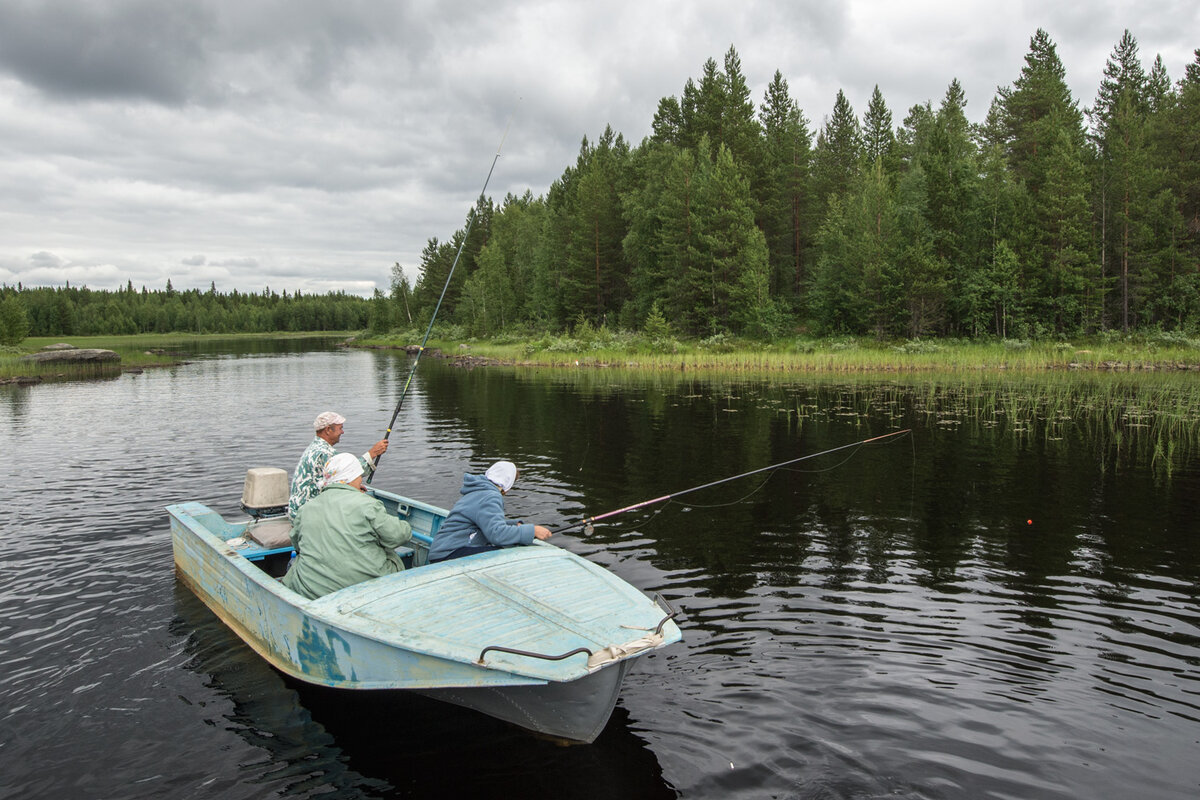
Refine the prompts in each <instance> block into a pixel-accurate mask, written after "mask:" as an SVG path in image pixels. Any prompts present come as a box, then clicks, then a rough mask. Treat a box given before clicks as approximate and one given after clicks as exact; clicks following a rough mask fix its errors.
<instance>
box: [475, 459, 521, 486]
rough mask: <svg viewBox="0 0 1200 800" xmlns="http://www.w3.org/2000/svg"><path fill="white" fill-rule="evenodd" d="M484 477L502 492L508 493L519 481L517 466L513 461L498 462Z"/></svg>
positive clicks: (489, 468)
mask: <svg viewBox="0 0 1200 800" xmlns="http://www.w3.org/2000/svg"><path fill="white" fill-rule="evenodd" d="M483 477H485V478H487V479H488V480H489V481H491V482H492V483H494V484H496V485H497V486H499V487H500V490H501V491H504V492H507V491H508V490H509V489H511V488H512V485H513V483H514V482H515V481H516V480H517V465H516V464H514V463H512V462H511V461H497V462H496V463H495V464H492V465H491V466H490V467H488V469H487V472H485V473H483Z"/></svg>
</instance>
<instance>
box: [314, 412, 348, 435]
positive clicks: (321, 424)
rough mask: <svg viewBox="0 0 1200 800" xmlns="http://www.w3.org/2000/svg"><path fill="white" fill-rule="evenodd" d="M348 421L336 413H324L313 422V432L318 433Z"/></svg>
mask: <svg viewBox="0 0 1200 800" xmlns="http://www.w3.org/2000/svg"><path fill="white" fill-rule="evenodd" d="M345 421H346V418H345V417H343V416H342V415H341V414H339V413H337V412H336V411H322V412H321V413H320V414H318V415H317V418H316V419H314V420H313V430H314V431H317V432H318V433H319V432H321V431H323V430H325V429H326V428H328V427H329V426H330V425H341V424H342V423H343V422H345Z"/></svg>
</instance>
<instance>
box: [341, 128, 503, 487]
mask: <svg viewBox="0 0 1200 800" xmlns="http://www.w3.org/2000/svg"><path fill="white" fill-rule="evenodd" d="M511 126H512V115H511V114H510V115H509V117H508V123H507V124H506V125H505V126H504V135H503V136H501V137H500V145H499V146H498V147H497V148H496V155H495V157H494V158H493V159H492V166H491V167H490V168H488V174H487V177H486V178H484V180H483V188H482V189H480V190H479V199H478V200H477V201H476V203H475V205H474V206H472V208H471V215H470V216H469V217H468V218H467V227H466V230H464V231H463V236H462V241H461V242H459V244H458V251H457V252H456V253H455V254H454V261H453V262H452V263H451V264H450V272H449V274H447V275H446V282H445V284H443V285H442V293H441V294H440V295H438V300H437V305H435V306H434V307H433V314H432V315H431V316H430V317H429V327H427V328H426V329H425V338H423V339H422V340H421V345H420V347H418V348H417V357H416V358H414V359H413V363H412V366H411V367H410V368H409V370H408V378H407V379H405V381H404V388H403V389H401V390H400V399H399V400H398V401H397V402H396V410H395V411H393V412H392V419H391V420H390V421H389V422H388V425H387V430H386V431H384V434H383V439H384V441H388V440H389V439H390V438H391V436H392V427H393V426H394V425H395V424H396V418H397V417H399V416H400V408H401V406H403V405H404V397H405V395H407V394H408V387H409V385H411V384H412V379H413V375H415V374H416V372H417V365H418V364H420V363H421V356H422V355H424V353H425V345H426V344H427V343H428V342H429V334H430V333H431V332H432V331H433V323H434V320H436V319H437V315H438V311H440V310H441V308H442V300H443V299H445V297H446V290H447V289H449V288H450V279H451V278H453V277H454V269H455V267H457V266H458V260H459V258H461V257H462V254H463V248H464V247H466V246H467V240H468V239H469V238H470V236H471V226H472V225H474V224H475V218H476V217H477V216H479V206H480V204H482V203H483V199H484V196H485V195H486V194H487V187H488V183H489V182H491V180H492V173H493V172H494V171H495V169H496V162H497V161H499V160H500V151H501V150H503V149H504V140H505V139H507V138H508V129H509V128H510V127H511ZM382 458H383V454H382V453H380V454H379V455H378V456H376V457H375V463H374V465H372V467H371V469H370V470H369V472H368V475H367V477H366V480H365V481H364V482H365V483H370V482H371V479H372V478H374V477H375V471H376V470H377V469H378V468H379V461H380V459H382Z"/></svg>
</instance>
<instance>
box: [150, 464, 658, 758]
mask: <svg viewBox="0 0 1200 800" xmlns="http://www.w3.org/2000/svg"><path fill="white" fill-rule="evenodd" d="M251 472H252V474H253V473H266V472H270V473H282V474H283V477H284V480H283V481H282V485H283V486H284V487H286V473H283V471H282V470H270V471H266V470H252V471H251ZM259 477H260V478H261V477H262V475H261V474H260V475H259ZM269 477H271V478H277V477H278V475H277V474H273V475H270V476H269ZM256 491H257V490H256V489H254V488H252V481H251V478H250V477H248V478H247V492H246V496H244V497H243V502H244V506H245V507H246V508H247V510H248V511H250V512H251V514H252V515H256V514H257V513H258V512H256V509H257V508H261V507H264V506H267V507H272V506H273V507H275V508H274V509H273V510H277V509H278V507H279V506H281V505H282V503H280V502H278V498H275V499H274V500H273V501H268V502H258V501H257V498H256V497H254V498H252V497H250V495H252V494H254V493H255V492H256ZM370 492H371V493H372V494H373V495H374V496H375V497H377V498H378V499H379V500H381V501H382V502H383V503H384V505H385V506H386V507H387V508H388V510H389V511H390V512H392V513H395V514H397V515H398V516H399V517H400V518H401V519H405V520H407V521H408V522H409V524H411V525H412V527H413V540H412V542H411V543H410V544H411V547H409V548H401V554H402V556H403V557H404V558H405V560H406V561H407V562H408V563H409V564H410V565H411V566H412V567H414V568H413V569H406V570H405V571H403V572H400V573H397V574H394V575H388V576H385V577H383V578H376V579H374V580H370V581H366V582H364V583H360V584H357V585H355V586H350V587H347V588H345V589H342V590H340V591H337V592H334V593H332V594H328V595H325V596H324V597H320V598H318V599H316V600H307V599H305V598H303V597H301V596H300V595H298V594H296V593H294V592H292V591H291V590H289V589H287V588H286V587H285V586H283V584H282V583H280V582H279V581H278V580H277V579H276V578H275V577H272V575H273V574H275V575H277V574H279V573H280V572H281V568H282V566H284V565H285V564H286V561H287V559H288V558H289V556H290V553H291V546H290V544H288V543H287V542H286V539H284V540H282V541H279V540H277V541H275V542H272V541H271V536H278V535H279V533H280V530H279V529H280V528H281V527H282V528H284V529H286V518H284V517H281V516H277V515H276V516H272V515H271V514H270V513H267V514H265V515H257V516H255V518H254V519H250V520H245V521H241V522H229V521H227V520H225V519H224V518H223V517H222V516H221V515H220V514H218V513H216V512H215V511H213V510H211V509H210V508H208V507H207V506H204V505H201V504H200V503H180V504H176V505H171V506H168V507H167V513H168V514H169V515H170V518H171V541H172V548H173V550H174V555H175V567H176V571H177V572H178V574H179V576H180V578H181V580H182V581H183V582H184V583H186V584H187V585H188V586H189V587H190V588H191V589H192V591H193V592H195V593H196V595H197V596H198V597H199V598H200V599H201V600H203V601H204V602H205V604H207V605H208V606H209V608H211V609H212V610H213V612H215V613H216V614H217V616H219V617H220V618H221V619H222V620H223V621H224V622H225V623H226V624H227V625H228V626H229V627H230V628H232V629H233V630H234V631H235V632H236V633H237V634H238V635H239V636H240V637H241V638H242V639H243V640H244V641H245V642H246V643H247V644H249V645H250V646H251V647H252V648H253V649H254V650H255V651H256V652H258V653H259V655H261V656H262V657H263V658H265V659H266V660H267V661H269V662H270V663H271V664H272V665H273V666H275V667H276V668H277V669H279V670H281V671H282V672H284V673H286V674H288V675H292V676H294V677H296V678H298V679H300V680H303V681H307V682H309V683H314V684H318V685H322V686H330V687H335V688H344V689H414V690H417V691H420V692H421V693H422V694H427V695H429V696H431V697H435V698H438V699H441V700H445V701H447V702H451V703H455V704H458V705H462V706H466V707H467V708H473V709H476V710H479V711H482V712H484V713H486V714H490V715H492V716H494V717H498V718H500V719H503V720H506V721H508V722H512V723H514V724H516V725H519V726H521V727H524V728H528V729H530V730H534V731H538V732H541V733H545V734H548V735H550V736H555V737H559V738H563V739H569V740H572V741H581V742H590V741H592V740H593V739H594V738H595V737H596V736H597V735H598V734H599V733H600V731H601V730H603V728H604V725H605V722H606V721H607V720H608V717H609V715H610V714H611V713H612V709H613V705H614V704H615V703H616V699H617V694H618V692H619V691H620V687H621V683H622V680H623V679H624V677H625V674H626V672H627V671H628V668H629V664H630V659H631V658H634V657H636V656H638V655H641V654H644V653H647V652H649V651H650V650H654V649H656V648H659V647H663V646H665V645H668V644H671V643H673V642H676V641H679V639H680V638H681V636H680V632H679V628H678V626H677V625H676V624H675V622H674V621H673V619H672V618H673V617H674V615H675V612H674V611H673V610H672V609H671V608H670V606H669V605H668V604H667V602H666V601H665V600H662V599H661V598H657V599H656V600H653V601H652V600H650V599H649V598H647V597H646V596H645V595H643V594H642V593H641V592H639V591H638V590H636V589H634V588H633V587H632V586H630V585H629V584H627V583H625V582H624V581H622V580H621V579H620V578H618V577H616V576H615V575H613V574H612V573H610V572H608V571H607V570H605V569H603V568H601V567H599V566H597V565H595V564H592V563H591V562H589V561H587V560H585V559H582V558H580V557H578V556H576V555H574V554H572V553H570V552H569V551H567V550H563V549H561V548H558V547H554V546H553V545H547V544H543V543H540V542H538V543H535V544H534V545H531V546H527V547H515V548H508V549H504V550H498V551H494V552H490V553H482V554H480V555H476V556H471V557H468V558H462V559H455V560H453V561H447V562H443V563H439V564H426V563H425V557H426V553H427V552H428V546H429V543H430V542H431V541H432V535H433V533H435V532H436V531H437V527H438V525H440V524H441V521H442V520H443V519H444V518H445V516H446V513H447V512H446V511H445V510H443V509H440V508H436V507H434V506H430V505H426V504H424V503H419V502H416V501H413V500H408V499H406V498H403V497H399V496H397V495H394V494H391V493H389V492H384V491H381V490H379V489H371V490H370ZM284 502H286V495H285V497H284ZM272 529H274V530H273V532H272Z"/></svg>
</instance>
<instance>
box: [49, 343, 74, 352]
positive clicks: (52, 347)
mask: <svg viewBox="0 0 1200 800" xmlns="http://www.w3.org/2000/svg"><path fill="white" fill-rule="evenodd" d="M75 349H77V348H76V347H75V345H73V344H67V343H66V342H59V343H58V344H48V345H46V346H45V347H43V348H42V350H43V351H46V350H75Z"/></svg>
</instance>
